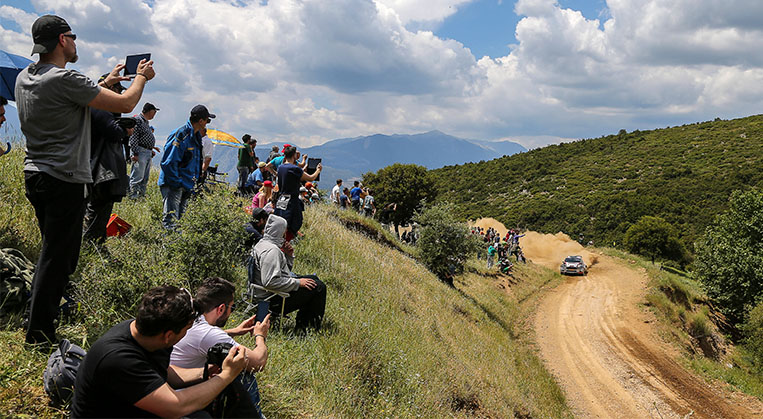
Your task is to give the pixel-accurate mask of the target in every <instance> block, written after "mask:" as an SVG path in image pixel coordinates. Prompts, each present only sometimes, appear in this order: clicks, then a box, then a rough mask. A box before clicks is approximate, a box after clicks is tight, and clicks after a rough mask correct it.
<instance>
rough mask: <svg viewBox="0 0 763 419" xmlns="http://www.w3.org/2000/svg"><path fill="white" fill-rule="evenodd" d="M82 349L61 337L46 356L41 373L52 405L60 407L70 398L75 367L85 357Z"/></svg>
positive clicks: (72, 390)
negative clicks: (54, 348)
mask: <svg viewBox="0 0 763 419" xmlns="http://www.w3.org/2000/svg"><path fill="white" fill-rule="evenodd" d="M86 354H87V352H85V350H84V349H82V348H80V347H79V346H77V345H74V344H72V343H71V342H69V340H68V339H63V340H62V341H61V343H59V344H58V348H57V349H56V350H55V351H54V352H53V353H52V354H51V355H50V358H48V366H47V367H45V372H43V373H42V380H43V384H44V387H45V392H46V393H48V397H50V401H51V402H52V404H53V405H54V406H57V407H60V406H63V405H64V404H66V403H67V402H68V401H69V400H71V397H72V395H73V394H74V380H75V379H76V378H77V369H78V368H79V365H80V364H81V363H82V360H83V359H84V358H85V355H86Z"/></svg>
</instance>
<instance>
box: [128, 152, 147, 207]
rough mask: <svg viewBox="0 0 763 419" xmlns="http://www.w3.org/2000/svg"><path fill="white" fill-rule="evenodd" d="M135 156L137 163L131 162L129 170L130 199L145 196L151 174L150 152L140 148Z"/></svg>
mask: <svg viewBox="0 0 763 419" xmlns="http://www.w3.org/2000/svg"><path fill="white" fill-rule="evenodd" d="M133 153H134V152H133ZM137 154H138V161H134V162H132V169H131V170H130V198H141V197H142V196H144V195H145V194H146V185H148V178H149V175H150V174H151V158H152V151H151V150H147V149H143V148H141V149H139V150H138V153H137Z"/></svg>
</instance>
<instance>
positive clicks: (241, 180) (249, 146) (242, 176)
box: [236, 134, 257, 195]
mask: <svg viewBox="0 0 763 419" xmlns="http://www.w3.org/2000/svg"><path fill="white" fill-rule="evenodd" d="M241 141H243V142H244V147H242V148H239V149H238V163H237V164H236V169H238V191H239V193H240V194H241V195H246V179H247V177H249V173H252V172H253V171H254V159H255V158H256V157H257V155H256V154H254V147H255V146H256V145H257V140H255V139H254V138H252V136H251V135H249V134H244V136H243V137H241Z"/></svg>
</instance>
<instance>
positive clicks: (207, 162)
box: [201, 157, 212, 172]
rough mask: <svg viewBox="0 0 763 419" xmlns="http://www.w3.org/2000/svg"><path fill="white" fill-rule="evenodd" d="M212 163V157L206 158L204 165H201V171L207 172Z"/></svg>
mask: <svg viewBox="0 0 763 419" xmlns="http://www.w3.org/2000/svg"><path fill="white" fill-rule="evenodd" d="M210 163H212V157H204V163H202V165H201V171H202V172H206V171H207V169H209V164H210Z"/></svg>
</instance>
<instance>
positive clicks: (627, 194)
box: [433, 115, 763, 249]
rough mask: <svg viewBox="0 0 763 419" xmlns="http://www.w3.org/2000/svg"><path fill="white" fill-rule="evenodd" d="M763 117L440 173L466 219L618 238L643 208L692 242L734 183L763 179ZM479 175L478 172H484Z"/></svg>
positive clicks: (587, 143)
mask: <svg viewBox="0 0 763 419" xmlns="http://www.w3.org/2000/svg"><path fill="white" fill-rule="evenodd" d="M761 140H763V115H757V116H751V117H747V118H742V119H735V120H729V121H710V122H703V123H698V124H689V125H684V126H680V127H673V128H666V129H657V130H652V131H642V132H639V131H635V132H632V133H626V134H624V135H611V136H607V137H602V138H596V139H588V140H580V141H575V142H572V143H566V144H559V145H551V146H548V147H544V148H540V149H536V150H532V151H529V152H526V153H521V154H516V155H513V156H509V157H503V158H499V159H496V160H491V161H487V162H480V163H469V164H465V165H461V166H448V167H444V168H442V169H437V170H434V171H433V174H434V175H435V176H434V177H435V178H436V179H437V182H438V190H439V191H440V197H439V199H441V200H447V201H452V202H455V203H456V204H457V205H458V206H459V208H460V213H461V215H462V216H464V217H465V218H471V219H474V218H478V217H493V218H496V219H498V220H499V221H501V222H503V223H504V224H505V225H507V226H521V227H526V228H529V229H532V230H536V231H542V232H548V233H556V232H558V231H564V232H566V233H569V234H571V235H573V236H577V235H578V234H584V235H585V236H586V237H587V238H591V239H593V240H594V241H596V242H597V243H601V244H606V245H611V244H612V243H613V242H617V243H621V242H622V238H623V235H624V233H625V231H626V230H627V228H628V227H629V226H630V225H631V224H632V223H634V222H635V221H637V220H638V219H639V218H640V217H641V216H643V215H654V216H661V217H663V218H665V219H666V220H667V221H668V222H670V223H671V224H673V225H674V226H675V227H676V228H677V229H678V230H679V233H680V234H681V237H682V238H683V239H684V241H685V242H686V243H687V245H689V246H688V248H689V249H692V246H691V244H692V243H693V242H694V241H695V239H696V238H697V237H698V235H699V234H701V233H702V232H703V231H704V228H705V226H707V225H708V223H710V222H711V221H712V219H713V217H714V216H715V215H716V214H718V213H720V212H722V211H723V210H725V209H727V206H728V198H729V196H730V194H731V192H732V191H734V190H736V189H746V188H749V187H752V186H758V187H760V186H763V141H761ZM476 174H479V175H478V176H477V175H476Z"/></svg>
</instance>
